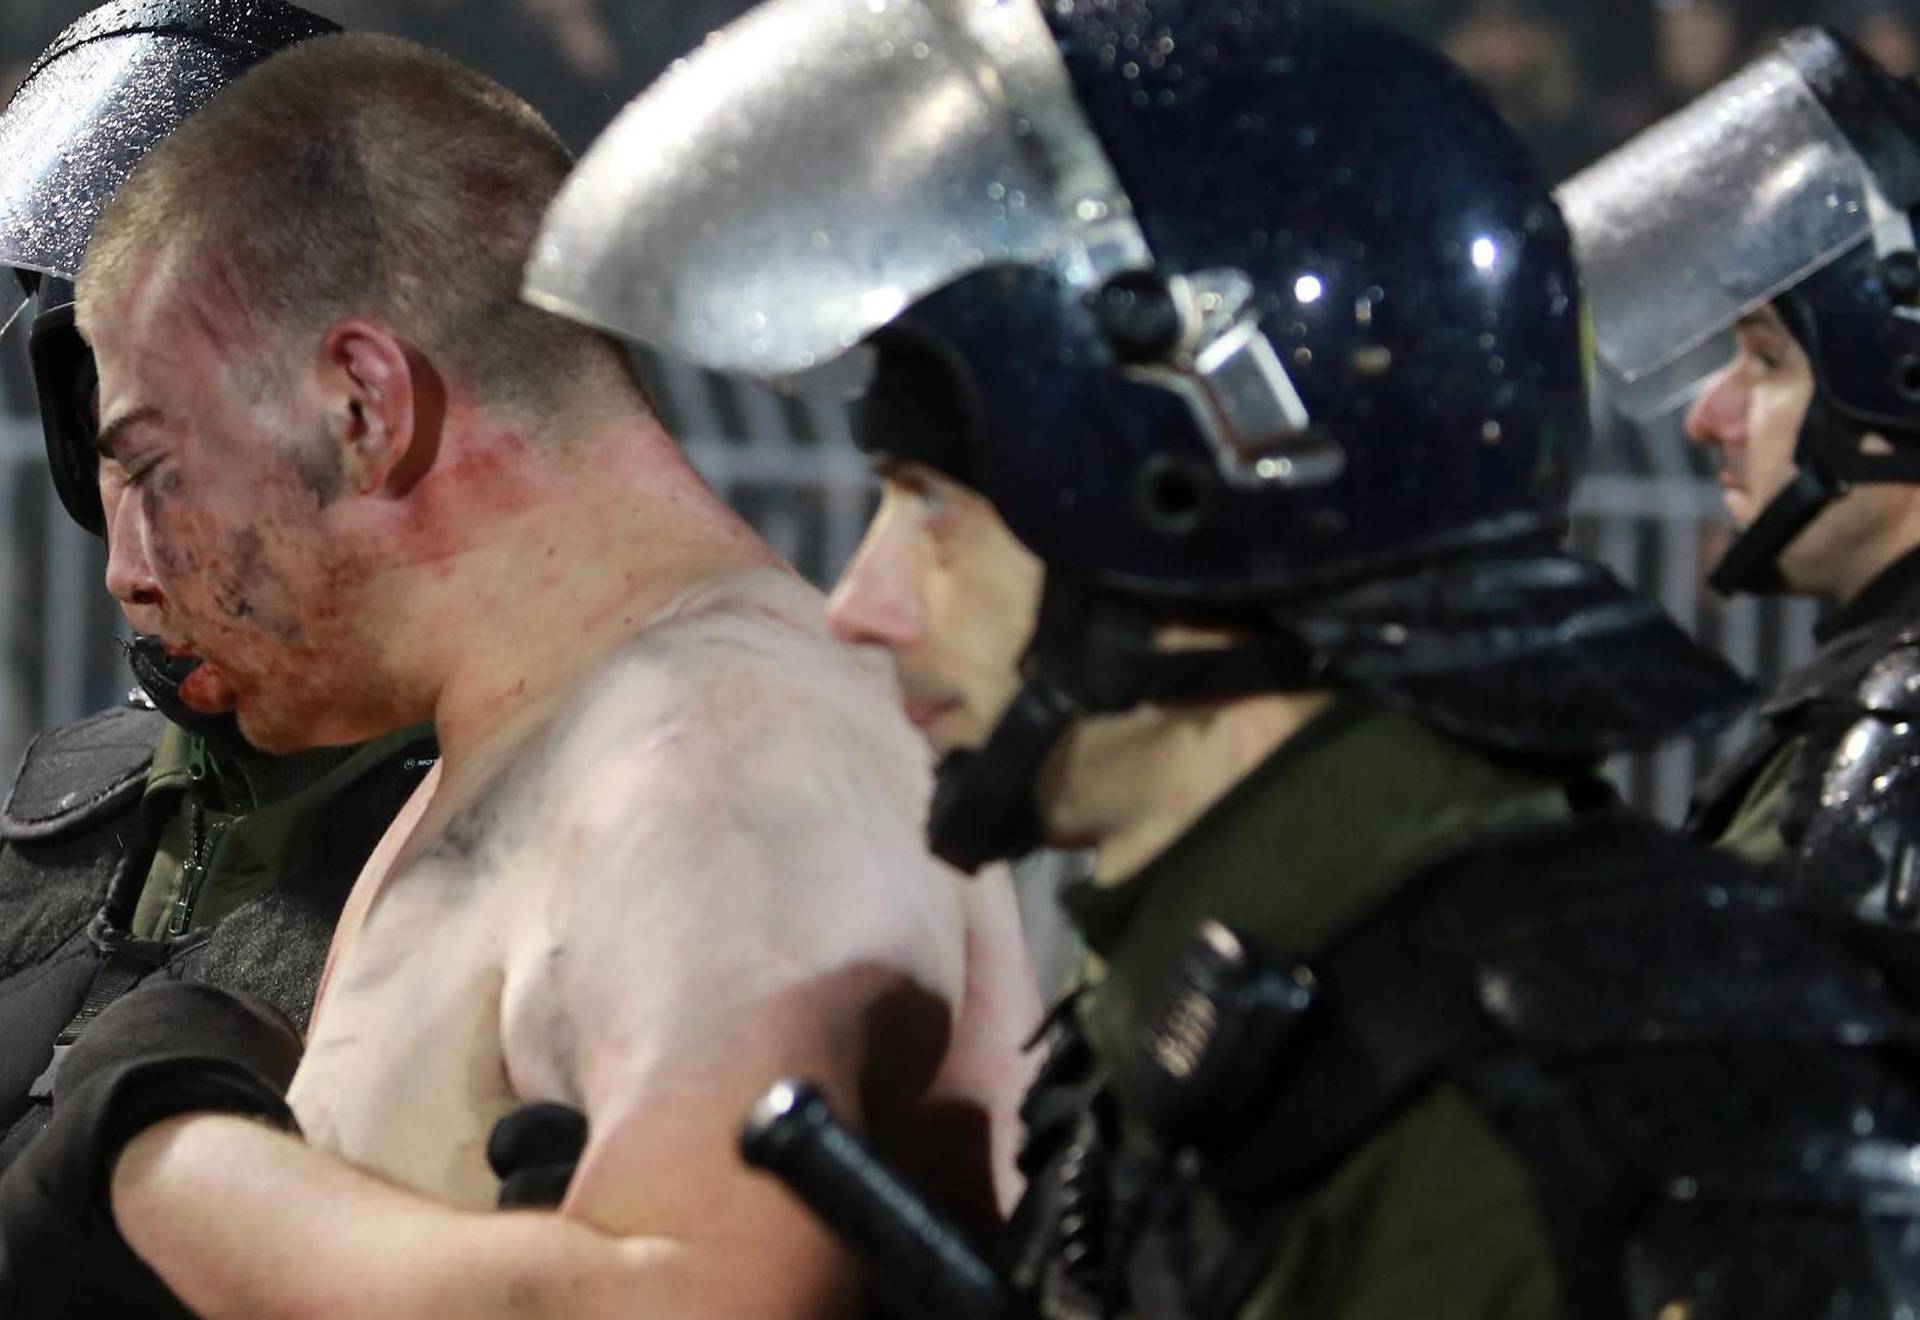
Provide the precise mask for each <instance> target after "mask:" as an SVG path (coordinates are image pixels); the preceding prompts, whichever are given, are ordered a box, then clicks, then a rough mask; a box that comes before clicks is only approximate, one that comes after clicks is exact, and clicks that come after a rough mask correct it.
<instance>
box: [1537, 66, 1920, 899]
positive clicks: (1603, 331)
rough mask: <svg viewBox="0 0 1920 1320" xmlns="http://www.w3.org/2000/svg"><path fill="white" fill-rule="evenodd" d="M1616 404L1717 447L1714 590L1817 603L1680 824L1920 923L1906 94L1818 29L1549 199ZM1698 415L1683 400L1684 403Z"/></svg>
mask: <svg viewBox="0 0 1920 1320" xmlns="http://www.w3.org/2000/svg"><path fill="white" fill-rule="evenodd" d="M1560 197H1561V201H1562V203H1563V204H1564V205H1565V207H1566V209H1567V215H1568V219H1569V222H1570V224H1571V225H1572V228H1573V231H1574V235H1575V239H1576V242H1577V245H1578V248H1579V251H1580V254H1581V259H1582V264H1583V266H1584V268H1585V271H1586V274H1587V280H1588V287H1589V290H1590V293H1591V296H1592V300H1593V309H1594V316H1595V321H1596V328H1597V333H1598V342H1599V350H1600V360H1601V366H1602V368H1603V370H1604V381H1605V383H1606V385H1607V387H1608V388H1607V390H1606V392H1605V394H1606V396H1607V397H1610V398H1612V399H1613V400H1614V401H1615V402H1616V404H1617V405H1618V406H1619V407H1620V408H1622V409H1623V411H1625V412H1626V413H1627V414H1628V415H1629V416H1631V417H1634V418H1637V419H1638V420H1639V421H1641V422H1642V423H1643V424H1646V425H1651V426H1653V427H1656V428H1657V427H1658V426H1659V425H1660V424H1661V421H1662V419H1664V418H1670V417H1671V416H1672V415H1673V413H1674V412H1675V411H1676V410H1677V409H1679V408H1681V407H1687V408H1688V411H1687V414H1686V422H1685V425H1686V430H1687V433H1688V435H1689V436H1690V437H1691V438H1692V439H1694V440H1695V441H1697V442H1699V443H1702V444H1706V445H1710V446H1712V447H1713V448H1715V449H1716V450H1718V451H1719V456H1720V460H1721V472H1720V480H1721V484H1722V485H1723V487H1724V488H1725V491H1726V503H1727V507H1728V510H1729V512H1730V513H1731V514H1732V516H1733V520H1734V522H1735V524H1736V526H1737V527H1738V528H1739V534H1738V536H1737V537H1736V538H1735V540H1734V541H1733V543H1732V545H1731V546H1730V547H1729V549H1728V550H1727V552H1726V555H1725V557H1724V558H1723V559H1722V560H1721V562H1720V564H1719V565H1718V567H1717V568H1716V569H1715V570H1714V573H1713V577H1712V583H1713V585H1714V587H1715V588H1717V589H1718V590H1719V591H1721V592H1724V593H1732V592H1757V593H1777V592H1792V593H1795V594H1799V595H1805V596H1812V597H1815V598H1817V599H1819V600H1821V601H1822V602H1823V603H1824V604H1825V605H1826V606H1827V607H1828V611H1827V614H1826V617H1825V618H1824V620H1823V621H1822V622H1821V624H1820V625H1819V628H1818V640H1819V649H1818V650H1817V652H1816V653H1815V655H1814V657H1813V659H1812V660H1811V661H1809V662H1808V663H1807V664H1806V665H1805V666H1804V667H1802V668H1801V669H1799V670H1798V671H1797V672H1794V673H1792V674H1789V675H1788V676H1787V677H1785V678H1784V679H1782V680H1781V681H1780V683H1779V684H1778V686H1777V687H1776V688H1775V690H1774V691H1773V692H1772V693H1771V694H1770V695H1769V696H1768V698H1767V699H1766V701H1765V703H1764V705H1763V706H1762V708H1761V713H1762V723H1761V727H1760V730H1759V733H1758V734H1757V736H1756V737H1755V738H1754V739H1753V741H1752V743H1751V744H1750V745H1749V746H1748V747H1747V748H1746V749H1744V751H1742V752H1741V753H1740V754H1738V755H1737V756H1735V757H1734V758H1733V760H1732V761H1731V762H1730V763H1729V764H1728V766H1727V767H1726V768H1725V769H1724V770H1723V771H1722V772H1720V774H1719V775H1718V776H1716V778H1715V779H1714V781H1713V782H1712V783H1710V784H1709V785H1708V786H1707V787H1706V788H1705V789H1704V790H1703V791H1702V793H1701V795H1700V801H1699V804H1698V807H1697V810H1696V814H1695V819H1694V821H1693V828H1694V830H1695V832H1696V833H1697V834H1698V835H1699V836H1700V837H1702V838H1705V839H1708V840H1712V841H1717V842H1718V843H1720V844H1721V845H1723V846H1725V847H1727V848H1730V849H1732V850H1733V851H1735V852H1738V853H1740V854H1741V855H1743V856H1746V857H1749V858H1752V859H1755V860H1759V861H1765V862H1772V861H1779V860H1788V861H1790V862H1791V863H1792V864H1793V866H1794V869H1795V870H1796V872H1797V873H1798V875H1799V876H1800V877H1801V879H1802V881H1803V882H1804V883H1805V884H1806V885H1807V886H1808V887H1809V888H1810V889H1811V890H1812V891H1813V892H1815V893H1817V894H1818V895H1819V896H1820V897H1821V899H1822V900H1823V901H1825V902H1828V903H1831V904H1833V905H1834V906H1836V907H1838V908H1840V909H1841V910H1844V911H1847V912H1850V913H1852V914H1853V915H1855V916H1857V917H1859V918H1861V919H1863V920H1865V921H1867V922H1870V923H1875V924H1879V923H1886V924H1887V925H1888V926H1889V927H1891V928H1892V931H1893V932H1896V933H1897V932H1901V931H1905V930H1908V929H1910V928H1911V927H1912V925H1913V923H1914V921H1915V919H1916V918H1920V867H1917V866H1916V860H1920V854H1916V851H1915V850H1916V846H1917V845H1920V833H1917V832H1916V831H1920V783H1916V782H1915V781H1914V779H1913V777H1912V766H1913V734H1912V721H1913V718H1914V716H1915V715H1916V714H1917V713H1920V700H1917V699H1916V693H1920V460H1917V459H1916V453H1920V450H1917V449H1916V446H1917V445H1920V323H1917V322H1920V312H1916V304H1917V303H1920V255H1917V254H1916V251H1915V244H1914V236H1913V220H1912V216H1913V213H1914V208H1915V206H1916V204H1920V91H1916V90H1915V88H1914V87H1913V86H1912V85H1911V84H1910V83H1907V82H1903V81H1900V80H1897V79H1895V78H1892V77H1890V76H1888V75H1887V74H1886V73H1884V72H1883V71H1881V70H1880V69H1879V68H1878V67H1877V66H1876V65H1874V64H1873V63H1872V62H1871V61H1870V60H1868V59H1867V58H1866V57H1865V56H1863V55H1862V54H1860V53H1859V52H1858V51H1857V50H1855V49H1854V48H1853V47H1852V46H1850V45H1849V44H1848V43H1847V42H1846V41H1845V40H1844V39H1843V38H1841V37H1839V36H1836V35H1834V34H1833V33H1831V32H1826V31H1821V30H1816V29H1810V30H1807V31H1803V32H1800V33H1797V34H1795V35H1793V36H1791V37H1788V38H1787V39H1786V40H1784V41H1783V42H1781V43H1780V45H1779V46H1778V47H1776V48H1775V49H1774V50H1773V51H1772V52H1770V53H1769V54H1767V55H1765V56H1763V57H1762V58H1760V59H1759V60H1758V61H1756V62H1755V63H1754V64H1753V65H1751V66H1750V67H1749V68H1747V69H1746V70H1745V71H1743V72H1742V73H1740V74H1738V75H1736V76H1735V77H1734V78H1733V79H1731V80H1730V81H1728V82H1727V83H1726V84H1724V85H1723V86H1721V87H1719V88H1717V89H1715V90H1714V91H1712V92H1709V93H1708V94H1707V95H1706V96H1704V97H1702V98H1701V99H1700V100H1699V101H1697V102H1696V103H1694V104H1693V105H1692V106H1689V107H1688V108H1686V109H1684V110H1682V111H1680V112H1678V113H1677V114H1675V115H1673V116H1672V117H1671V118H1669V119H1668V120H1666V121H1664V122H1663V123H1661V124H1658V125H1656V126H1655V127H1653V128H1651V129H1648V130H1647V131H1646V132H1645V133H1644V134H1642V135H1641V136H1640V137H1639V138H1636V139H1635V140H1634V141H1632V142H1630V143H1628V144H1627V145H1626V146H1624V147H1622V148H1621V149H1620V150H1619V151H1617V152H1615V153H1614V154H1613V155H1611V156H1608V157H1607V158H1606V159H1604V160H1602V161H1601V162H1599V163H1598V164H1596V165H1595V166H1593V167H1592V168H1591V169H1589V170H1587V171H1586V172H1584V173H1582V174H1580V175H1578V176H1577V177H1575V178H1574V179H1572V180H1570V181H1569V182H1568V183H1567V184H1566V185H1565V186H1564V187H1563V188H1562V189H1561V192H1560ZM1689 405H1690V406H1689Z"/></svg>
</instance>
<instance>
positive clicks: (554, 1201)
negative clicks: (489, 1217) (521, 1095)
mask: <svg viewBox="0 0 1920 1320" xmlns="http://www.w3.org/2000/svg"><path fill="white" fill-rule="evenodd" d="M586 1147H587V1116H586V1115H585V1114H583V1113H581V1112H580V1111H579V1110H578V1109H574V1108H572V1107H571V1106H568V1105H558V1104H551V1103H541V1104H532V1105H522V1106H521V1107H520V1108H518V1109H516V1110H514V1111H513V1112H512V1113H511V1114H508V1115H507V1116H506V1117H505V1118H503V1119H501V1120H500V1121H499V1122H498V1123H495V1124H494V1125H493V1132H492V1134H491V1135H490V1136H488V1137H487V1163H488V1164H489V1165H491V1166H492V1168H493V1172H494V1175H495V1176H496V1177H498V1178H499V1179H500V1201H499V1208H500V1209H502V1210H532V1209H549V1208H551V1207H553V1206H556V1205H559V1204H560V1202H561V1200H562V1199H563V1198H564V1197H565V1196H566V1194H567V1185H568V1184H569V1183H571V1182H572V1181H573V1171H574V1168H575V1167H576V1166H577V1165H578V1164H579V1163H580V1152H581V1151H583V1150H585V1149H586Z"/></svg>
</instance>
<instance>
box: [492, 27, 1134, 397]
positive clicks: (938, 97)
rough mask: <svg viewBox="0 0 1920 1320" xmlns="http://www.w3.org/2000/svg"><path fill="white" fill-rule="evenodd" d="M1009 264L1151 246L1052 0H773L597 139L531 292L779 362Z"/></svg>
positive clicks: (809, 366) (755, 367) (632, 326)
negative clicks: (1064, 54)
mask: <svg viewBox="0 0 1920 1320" xmlns="http://www.w3.org/2000/svg"><path fill="white" fill-rule="evenodd" d="M996 264H1020V265H1042V264H1044V265H1051V266H1053V267H1055V268H1056V269H1058V270H1060V271H1061V272H1062V274H1063V275H1064V276H1065V277H1066V278H1067V279H1069V280H1070V281H1072V282H1074V283H1077V284H1083V285H1088V286H1091V285H1092V284H1093V283H1095V282H1097V281H1098V280H1100V279H1103V278H1105V277H1106V276H1108V275H1111V274H1113V273H1115V272H1117V271H1120V270H1127V269H1137V268H1144V267H1146V266H1147V265H1149V264H1151V263H1150V255H1149V253H1148V252H1147V247H1146V240H1145V238H1144V237H1143V236H1142V235H1141V233H1140V230H1139V227H1138V225H1136V224H1135V223H1134V221H1133V218H1132V210H1131V207H1130V205H1129V203H1128V201H1127V198H1126V195H1125V193H1124V191H1123V190H1122V189H1121V187H1120V184H1119V181H1118V179H1117V178H1116V177H1115V176H1114V173H1113V170H1112V166H1111V164H1110V163H1109V162H1108V161H1107V159H1106V156H1105V153H1104V152H1103V151H1102V150H1101V148H1100V145H1099V141H1098V139H1097V138H1096V137H1095V135H1094V134H1093V132H1092V130H1091V129H1090V128H1089V127H1088V125H1087V123H1086V120H1085V116H1084V114H1083V112H1082V111H1081V110H1080V107H1079V104H1078V102H1077V101H1076V100H1075V99H1074V96H1073V92H1072V87H1071V84H1070V81H1069V78H1068V74H1067V71H1066V67H1065V65H1064V63H1063V61H1062V60H1061V58H1060V52H1059V48H1058V47H1057V46H1056V45H1055V44H1054V40H1053V36H1052V33H1051V32H1050V31H1049V29H1048V28H1047V25H1046V21H1045V19H1044V17H1043V16H1042V15H1041V13H1040V11H1039V10H1038V9H1037V8H1036V7H1035V5H1034V3H1033V0H995V2H989V0H863V2H862V3H847V2H846V0H771V3H768V4H764V5H761V6H760V7H759V8H757V9H755V10H753V11H752V12H751V13H749V14H748V15H747V16H746V17H744V18H742V19H740V20H739V21H738V22H736V23H734V24H732V25H731V26H730V27H728V28H726V29H724V30H723V31H722V32H720V33H717V34H715V36H714V37H713V38H711V39H710V40H709V41H708V43H707V44H706V45H705V46H703V47H702V48H701V49H700V50H698V51H696V52H695V53H694V54H693V55H692V56H690V57H689V58H688V59H687V60H685V61H683V62H682V63H681V64H680V65H678V66H676V68H675V69H674V70H672V71H671V72H670V73H668V75H667V76H666V77H664V78H662V79H661V80H660V81H659V82H657V83H656V84H654V86H653V87H651V88H649V89H648V90H647V91H646V92H645V93H643V94H642V95H641V96H640V97H639V99H638V100H636V101H635V102H634V103H633V104H632V105H630V106H628V107H627V109H626V110H625V111H623V112H622V113H621V115H620V117H619V118H618V119H617V120H615V122H614V124H613V126H612V127H611V128H610V129H609V130H608V131H607V132H606V133H605V134H604V135H603V136H602V137H601V139H600V140H599V141H598V142H596V143H595V144H594V146H593V148H592V149H591V150H590V151H589V152H588V153H587V156H586V158H585V159H584V160H583V161H582V162H581V164H580V166H579V168H578V169H576V170H575V171H574V174H573V176H572V178H571V179H569V181H568V183H567V185H566V187H565V189H564V190H563V191H562V192H561V195H560V197H559V199H558V200H557V201H556V202H555V204H554V206H553V209H552V210H551V212H550V213H549V215H548V217H547V223H546V225H545V227H544V229H543V231H542V233H541V236H540V239H539V241H538V243H537V244H536V246H535V249H534V256H533V261H532V263H531V265H530V267H529V270H528V275H527V286H526V291H527V297H528V299H529V301H531V302H533V303H534V304H536V305H537V306H541V307H545V308H547V309H548V310H551V311H555V312H558V313H559V314H561V315H564V316H569V317H572V318H574V319H576V320H580V321H584V322H586V323H588V324H591V325H595V326H598V327H600V328H602V329H606V330H611V331H613V332H614V333H616V334H621V335H625V336H627V337H629V338H633V339H638V340H640V341H642V342H643V343H647V344H650V345H652V346H653V347H656V348H659V349H663V350H665V351H667V352H669V353H672V354H674V355H675V356H678V357H680V358H683V359H685V360H687V361H691V362H694V363H696V364H699V365H701V366H706V367H712V368H716V369H719V370H725V371H736V372H742V373H746V374H749V375H753V376H758V377H760V378H762V379H767V378H772V377H781V376H791V375H793V374H795V373H799V372H806V371H811V370H813V369H815V368H817V367H819V366H822V365H823V364H826V363H828V362H830V361H831V360H832V359H834V358H835V357H837V356H838V355H840V354H842V353H844V352H845V351H846V350H847V349H849V348H850V347H852V346H853V345H855V344H857V343H858V342H859V341H860V340H861V339H863V338H865V337H866V336H867V335H868V334H869V333H871V332H872V331H873V330H875V329H877V328H878V327H880V326H881V325H884V324H886V323H887V322H888V321H890V320H891V319H893V318H894V317H895V316H897V315H898V314H899V313H900V312H901V311H903V310H905V309H906V308H907V307H908V306H909V305H911V304H912V303H913V302H915V301H917V300H918V299H920V298H922V297H924V296H925V295H926V294H928V293H931V292H932V291H934V290H935V289H938V288H940V287H942V286H943V285H945V284H948V283H950V282H951V281H953V280H955V279H957V278H959V277H960V276H962V275H965V274H967V273H969V272H971V271H974V270H978V269H981V268H983V267H986V266H990V265H996Z"/></svg>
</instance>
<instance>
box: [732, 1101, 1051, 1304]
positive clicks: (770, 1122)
mask: <svg viewBox="0 0 1920 1320" xmlns="http://www.w3.org/2000/svg"><path fill="white" fill-rule="evenodd" d="M740 1153H741V1154H742V1155H743V1156H745V1157H746V1161H747V1163H748V1164H751V1165H752V1166H753V1167H755V1168H756V1169H764V1170H766V1171H767V1172H768V1173H771V1174H773V1175H774V1176H775V1177H776V1178H778V1179H780V1181H782V1182H783V1183H785V1184H786V1185H787V1188H788V1190H789V1191H791V1192H792V1193H793V1194H794V1195H795V1196H797V1197H799V1198H800V1200H801V1201H803V1202H805V1203H806V1206H807V1208H808V1209H809V1210H812V1211H813V1213H814V1214H815V1215H817V1216H819V1218H820V1219H821V1220H822V1221H823V1222H824V1223H825V1224H826V1225H827V1227H828V1228H830V1229H832V1230H833V1232H834V1233H835V1234H836V1235H837V1236H838V1237H839V1238H840V1240H841V1241H842V1242H844V1243H845V1244H846V1245H847V1246H848V1247H850V1248H851V1249H852V1250H853V1252H854V1253H855V1254H856V1255H858V1256H859V1257H860V1258H861V1259H862V1260H863V1261H865V1262H866V1264H867V1267H868V1269H869V1270H870V1272H871V1273H872V1275H873V1279H874V1282H875V1283H876V1284H877V1285H878V1286H879V1288H880V1289H881V1291H882V1292H884V1293H885V1294H886V1296H887V1300H888V1301H889V1302H891V1303H893V1305H895V1306H896V1307H899V1308H901V1310H902V1312H903V1314H906V1315H912V1316H925V1317H927V1318H928V1320H1027V1318H1028V1317H1030V1316H1031V1315H1032V1312H1031V1311H1030V1310H1029V1309H1028V1308H1027V1307H1025V1306H1024V1305H1022V1304H1021V1302H1020V1301H1019V1299H1018V1298H1017V1297H1016V1296H1015V1294H1014V1292H1013V1290H1012V1289H1011V1288H1010V1287H1008V1285H1007V1283H1006V1282H1005V1281H1004V1280H1003V1279H1001V1277H1000V1276H999V1275H998V1274H997V1273H995V1272H994V1269H993V1267H992V1266H991V1265H989V1264H987V1262H986V1261H985V1260H984V1259H982V1258H981V1256H980V1253H979V1252H977V1251H975V1250H974V1249H973V1247H972V1245H971V1244H970V1243H968V1241H967V1239H966V1237H965V1235H963V1234H962V1233H961V1231H960V1230H959V1229H958V1228H956V1227H955V1226H954V1225H953V1224H951V1223H949V1222H948V1221H947V1220H946V1219H944V1218H942V1217H941V1215H940V1214H939V1213H938V1212H937V1211H935V1210H934V1209H933V1207H932V1206H929V1205H928V1204H927V1203H926V1201H925V1200H923V1199H922V1198H921V1196H920V1194H919V1193H918V1192H916V1191H914V1190H913V1189H912V1188H911V1187H909V1186H907V1184H906V1183H905V1182H904V1181H902V1180H901V1178H900V1176H899V1175H898V1174H896V1173H895V1172H894V1171H893V1170H892V1169H890V1168H888V1167H887V1166H886V1164H885V1163H883V1162H882V1161H881V1159H880V1157H879V1156H877V1155H875V1154H874V1153H873V1152H872V1151H871V1150H869V1149H868V1148H867V1145H866V1143H865V1142H863V1141H861V1140H860V1138H859V1137H857V1136H855V1135H854V1134H853V1133H852V1132H849V1131H848V1130H847V1129H846V1128H845V1127H843V1126H842V1125H841V1123H840V1120H839V1119H837V1118H835V1117H834V1116H833V1110H832V1109H830V1108H828V1106H827V1102H826V1100H825V1099H824V1098H823V1097H822V1096H821V1094H820V1092H819V1090H818V1089H817V1088H815V1087H814V1086H813V1085H811V1084H810V1083H808V1082H802V1081H785V1082H780V1083H778V1084H777V1085H775V1086H774V1088H773V1089H772V1090H770V1091H768V1092H767V1093H766V1095H764V1096H762V1097H761V1099H760V1102H759V1103H758V1104H756V1105H754V1107H753V1111H752V1113H750V1114H749V1115H748V1116H747V1122H746V1126H745V1127H743V1128H742V1129H741V1131H740Z"/></svg>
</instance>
